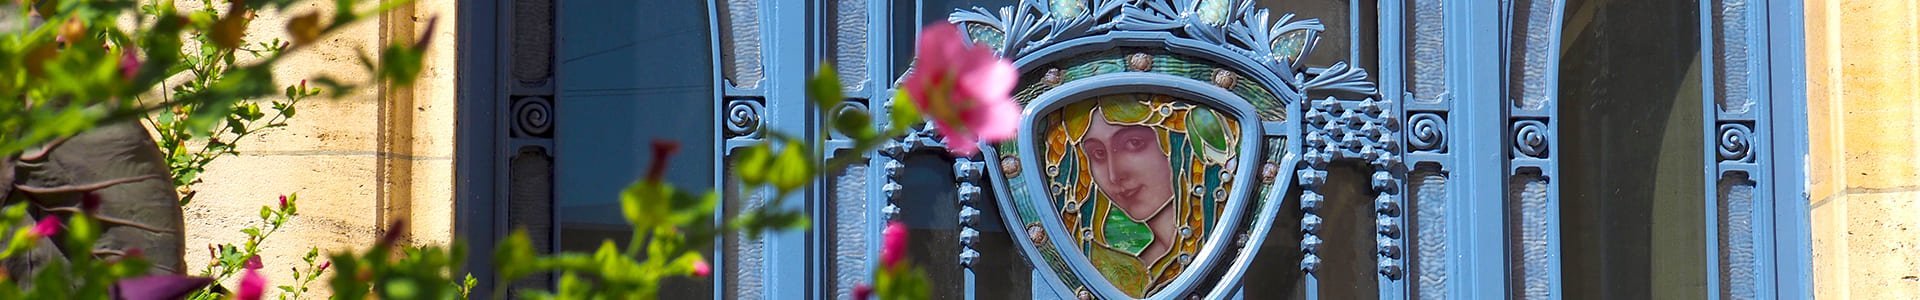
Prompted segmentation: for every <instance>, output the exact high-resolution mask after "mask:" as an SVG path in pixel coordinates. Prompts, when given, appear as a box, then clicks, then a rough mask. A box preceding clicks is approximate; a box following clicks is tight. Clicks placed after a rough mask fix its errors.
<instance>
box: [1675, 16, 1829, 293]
mask: <svg viewBox="0 0 1920 300" xmlns="http://www.w3.org/2000/svg"><path fill="white" fill-rule="evenodd" d="M1768 4H1769V1H1767V0H1758V1H1746V0H1707V1H1702V2H1701V3H1700V7H1701V14H1700V19H1701V20H1702V21H1701V27H1700V30H1701V39H1700V40H1701V49H1702V52H1701V53H1702V56H1703V57H1711V58H1713V59H1703V60H1702V62H1701V63H1702V64H1703V67H1702V70H1703V71H1704V72H1705V73H1704V75H1703V76H1702V82H1703V83H1705V84H1703V85H1702V87H1703V95H1705V97H1702V100H1701V102H1702V105H1703V106H1704V107H1710V108H1712V109H1709V110H1706V111H1707V112H1706V115H1705V116H1704V118H1703V121H1702V122H1701V123H1702V125H1703V127H1704V128H1702V131H1703V132H1704V133H1706V134H1707V135H1706V137H1707V139H1706V140H1705V141H1704V142H1706V143H1707V144H1708V145H1709V147H1706V149H1708V150H1705V151H1704V152H1706V153H1703V155H1706V156H1707V158H1708V161H1711V162H1713V163H1711V165H1708V167H1707V168H1705V169H1707V172H1708V173H1707V175H1708V176H1707V179H1706V180H1707V183H1709V184H1708V188H1706V191H1705V192H1706V194H1705V196H1706V197H1705V198H1706V199H1707V200H1706V201H1705V203H1704V205H1705V207H1706V208H1707V217H1708V218H1709V220H1714V221H1712V222H1706V226H1707V230H1706V231H1707V234H1708V237H1709V241H1712V242H1711V243H1709V244H1708V246H1707V248H1708V250H1707V253H1706V257H1707V261H1708V266H1709V267H1708V270H1707V274H1708V278H1707V279H1708V289H1709V293H1708V294H1709V295H1710V296H1709V297H1710V298H1714V299H1717V298H1722V297H1725V298H1763V299H1765V298H1776V296H1777V295H1778V293H1777V292H1778V291H1779V290H1778V288H1779V287H1778V285H1780V284H1783V283H1782V282H1777V281H1776V280H1777V278H1780V277H1781V276H1780V273H1777V271H1778V270H1777V269H1775V268H1776V264H1777V263H1778V261H1777V260H1776V255H1777V254H1778V253H1776V251H1777V250H1779V247H1777V244H1776V242H1778V241H1777V240H1776V238H1777V236H1775V235H1774V234H1778V232H1779V230H1776V229H1777V228H1776V224H1777V223H1778V222H1777V221H1778V219H1777V216H1776V215H1775V213H1776V212H1775V211H1774V209H1775V206H1774V205H1778V204H1777V203H1778V202H1780V199H1779V198H1780V196H1781V195H1783V194H1786V195H1792V194H1798V193H1794V192H1792V191H1796V190H1798V189H1803V188H1804V187H1803V186H1798V187H1795V188H1796V189H1791V190H1775V189H1777V188H1780V187H1778V185H1780V183H1782V181H1778V180H1776V179H1775V177H1773V176H1776V175H1778V174H1776V173H1775V171H1776V170H1775V169H1773V168H1774V167H1776V165H1775V164H1774V158H1776V157H1788V156H1793V154H1789V155H1778V154H1776V152H1775V150H1781V149H1786V147H1781V148H1775V147H1773V145H1775V143H1773V142H1772V140H1773V138H1774V137H1775V133H1774V132H1775V131H1774V130H1773V127H1774V125H1773V121H1774V120H1775V118H1772V117H1775V115H1773V113H1774V110H1773V109H1772V106H1773V104H1775V103H1777V102H1776V101H1775V98H1774V96H1785V95H1778V94H1775V93H1773V91H1771V90H1769V89H1768V86H1771V84H1768V83H1774V82H1776V81H1778V80H1779V79H1775V78H1773V77H1772V74H1773V73H1772V70H1771V69H1770V64H1771V63H1772V62H1774V61H1777V60H1775V59H1776V58H1775V57H1774V56H1773V53H1772V50H1771V49H1770V48H1772V47H1770V46H1772V45H1770V44H1769V42H1770V41H1771V40H1770V39H1769V34H1771V33H1770V32H1769V29H1770V26H1771V25H1772V24H1771V23H1769V22H1768V20H1769V19H1770V18H1771V17H1770V15H1769V13H1770V10H1769V5H1768ZM1787 19H1794V20H1796V21H1797V18H1793V17H1787ZM1797 49H1799V48H1798V47H1797V45H1795V47H1793V50H1786V51H1787V52H1788V53H1790V54H1789V55H1790V56H1796V57H1797V56H1798V55H1794V54H1797V52H1793V51H1798V50H1797ZM1797 84H1799V83H1788V84H1787V85H1788V86H1789V90H1791V89H1793V88H1797V86H1795V85H1797ZM1790 93H1791V94H1788V95H1794V96H1787V97H1784V98H1787V99H1801V98H1799V97H1800V96H1798V95H1801V94H1800V92H1790ZM1798 104H1799V103H1796V104H1794V105H1798ZM1787 119H1788V120H1794V119H1795V117H1789V118H1787ZM1789 122H1793V121H1789ZM1782 140H1797V138H1787V139H1782ZM1787 147H1796V146H1787ZM1795 153H1804V151H1797V150H1796V152H1795ZM1796 167H1798V166H1796ZM1790 168H1793V167H1790ZM1785 171H1787V173H1797V172H1798V171H1797V170H1796V169H1787V170H1785ZM1788 176H1794V175H1791V174H1789V175H1788ZM1796 182H1799V181H1796ZM1783 192H1784V193H1783ZM1800 198H1804V195H1803V196H1802V197H1800ZM1789 199H1795V198H1789ZM1789 202H1798V203H1799V204H1804V203H1805V201H1804V200H1789ZM1798 213H1801V214H1804V213H1805V211H1804V210H1799V211H1798ZM1787 218H1789V219H1798V218H1803V217H1791V216H1790V217H1787ZM1763 233H1766V234H1763ZM1769 283H1773V284H1769Z"/></svg>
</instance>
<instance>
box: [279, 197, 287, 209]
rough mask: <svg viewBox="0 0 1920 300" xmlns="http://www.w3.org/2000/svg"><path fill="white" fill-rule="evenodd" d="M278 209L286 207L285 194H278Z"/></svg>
mask: <svg viewBox="0 0 1920 300" xmlns="http://www.w3.org/2000/svg"><path fill="white" fill-rule="evenodd" d="M280 209H287V195H280Z"/></svg>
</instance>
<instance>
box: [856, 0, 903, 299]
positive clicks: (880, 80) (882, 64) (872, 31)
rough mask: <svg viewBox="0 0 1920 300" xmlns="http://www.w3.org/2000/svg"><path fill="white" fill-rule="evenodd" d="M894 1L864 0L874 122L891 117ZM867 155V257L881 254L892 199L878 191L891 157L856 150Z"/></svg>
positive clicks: (884, 181) (869, 269) (869, 96)
mask: <svg viewBox="0 0 1920 300" xmlns="http://www.w3.org/2000/svg"><path fill="white" fill-rule="evenodd" d="M893 3H894V1H886V0H875V1H868V2H867V28H868V30H867V85H866V90H867V92H868V93H867V94H866V96H867V99H869V102H868V103H867V112H868V113H870V114H872V115H873V120H875V121H876V122H886V121H880V120H892V119H893V118H892V117H891V115H892V113H893V111H892V110H891V109H889V108H891V107H892V106H891V105H888V103H892V102H893V97H892V95H893V93H892V90H890V88H892V83H893V50H892V49H893V29H894V28H895V27H894V26H893V18H892V15H893V14H892V12H893ZM859 155H866V156H867V169H866V170H867V198H866V200H867V212H866V215H865V216H862V217H865V218H868V221H869V222H867V228H866V233H865V234H866V236H868V237H870V238H867V239H866V241H867V244H866V251H864V252H863V253H866V254H867V255H866V257H880V244H879V242H880V241H881V240H880V239H875V238H871V237H880V236H881V235H882V232H881V231H882V230H883V229H884V228H886V226H887V221H889V220H888V219H887V216H886V214H885V213H884V211H883V210H882V209H883V208H884V207H886V206H887V205H888V204H890V203H891V202H892V200H889V199H887V195H886V194H885V193H884V192H883V191H882V190H881V186H884V185H886V184H887V183H890V181H891V180H888V177H887V174H886V172H887V171H886V167H884V166H886V164H887V162H888V161H890V160H891V158H888V157H886V156H883V155H877V154H876V153H859ZM863 265H865V266H866V268H867V269H866V270H864V272H866V273H868V274H871V273H873V270H874V265H873V263H871V262H869V263H865V264H863Z"/></svg>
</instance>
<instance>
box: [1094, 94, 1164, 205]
mask: <svg viewBox="0 0 1920 300" xmlns="http://www.w3.org/2000/svg"><path fill="white" fill-rule="evenodd" d="M1093 115H1094V117H1093V119H1094V121H1092V122H1088V123H1091V124H1090V125H1088V127H1087V135H1086V137H1085V138H1083V139H1082V140H1081V142H1080V149H1081V150H1082V151H1085V152H1086V154H1087V162H1088V164H1087V166H1088V167H1089V168H1091V169H1090V170H1091V171H1093V180H1094V182H1095V183H1097V184H1099V185H1100V189H1101V190H1102V191H1105V193H1106V195H1107V198H1108V199H1112V200H1113V201H1114V202H1115V203H1118V204H1120V206H1122V207H1125V208H1126V209H1127V212H1128V213H1129V214H1132V215H1134V217H1139V218H1144V217H1146V216H1147V215H1148V214H1152V213H1153V212H1152V211H1142V210H1151V209H1155V208H1159V207H1160V205H1161V204H1163V203H1165V202H1166V201H1170V199H1172V198H1173V166H1172V165H1169V164H1168V162H1167V154H1166V153H1163V152H1160V139H1159V137H1156V136H1155V133H1154V130H1153V129H1152V128H1147V127H1146V126H1134V125H1113V124H1107V122H1106V121H1105V119H1106V118H1105V117H1103V116H1102V115H1101V114H1100V111H1098V110H1095V111H1094V114H1093Z"/></svg>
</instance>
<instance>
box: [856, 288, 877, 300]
mask: <svg viewBox="0 0 1920 300" xmlns="http://www.w3.org/2000/svg"><path fill="white" fill-rule="evenodd" d="M853 299H854V300H867V299H873V286H869V285H865V284H859V285H854V286H853Z"/></svg>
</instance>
